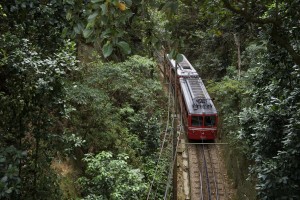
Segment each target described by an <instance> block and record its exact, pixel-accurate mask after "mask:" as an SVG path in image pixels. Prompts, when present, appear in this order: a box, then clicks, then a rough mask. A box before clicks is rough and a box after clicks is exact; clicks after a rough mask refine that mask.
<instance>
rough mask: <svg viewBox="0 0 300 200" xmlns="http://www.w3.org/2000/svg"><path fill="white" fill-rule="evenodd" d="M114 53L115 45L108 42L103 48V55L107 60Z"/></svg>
mask: <svg viewBox="0 0 300 200" xmlns="http://www.w3.org/2000/svg"><path fill="white" fill-rule="evenodd" d="M112 52H113V45H112V44H111V43H110V42H109V41H108V42H107V43H106V44H105V45H104V46H103V48H102V53H103V56H104V57H105V58H107V57H109V56H110V55H111V53H112Z"/></svg>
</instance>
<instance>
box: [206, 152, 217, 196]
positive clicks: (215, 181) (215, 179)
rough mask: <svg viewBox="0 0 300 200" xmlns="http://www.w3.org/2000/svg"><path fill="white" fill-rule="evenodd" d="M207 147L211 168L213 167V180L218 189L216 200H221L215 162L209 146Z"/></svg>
mask: <svg viewBox="0 0 300 200" xmlns="http://www.w3.org/2000/svg"><path fill="white" fill-rule="evenodd" d="M206 147H207V148H206V149H207V153H208V158H209V160H210V163H211V167H212V174H213V179H214V184H215V189H216V199H217V200H219V188H218V182H217V178H216V174H215V169H214V166H213V162H212V159H211V154H210V150H209V148H208V146H206Z"/></svg>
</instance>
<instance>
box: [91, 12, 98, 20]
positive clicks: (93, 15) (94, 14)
mask: <svg viewBox="0 0 300 200" xmlns="http://www.w3.org/2000/svg"><path fill="white" fill-rule="evenodd" d="M98 14H99V12H98V11H95V12H94V13H93V14H91V15H90V16H89V17H88V20H89V21H91V20H95V19H96V17H97V16H98Z"/></svg>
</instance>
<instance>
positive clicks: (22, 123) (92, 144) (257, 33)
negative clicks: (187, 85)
mask: <svg viewBox="0 0 300 200" xmlns="http://www.w3.org/2000/svg"><path fill="white" fill-rule="evenodd" d="M299 7H300V2H299V0H288V1H283V0H277V1H272V0H270V1H254V0H244V1H233V0H216V1H210V0H205V1H201V2H199V1H195V0H180V1H167V2H163V1H158V0H157V1H147V0H139V1H131V0H125V1H119V0H106V1H104V0H90V1H82V0H43V1H38V0H15V1H10V0H4V1H1V3H0V25H1V29H0V34H1V35H0V150H1V151H0V198H1V199H18V198H19V199H41V198H43V199H71V198H76V197H78V198H81V197H82V198H84V199H143V198H145V197H146V196H147V187H149V183H150V182H151V180H155V184H154V186H153V189H155V191H156V194H155V197H154V198H157V199H161V198H162V196H163V194H164V187H165V184H166V181H167V174H166V171H167V169H166V168H167V167H168V166H167V165H168V162H170V161H168V156H167V155H165V154H163V156H162V157H161V160H160V161H161V162H160V163H157V155H158V149H159V146H160V138H161V135H160V134H161V132H162V131H161V128H162V126H163V124H164V122H163V121H164V120H163V119H164V114H165V111H164V109H165V108H167V105H166V102H167V101H166V98H165V97H164V96H163V95H162V94H163V90H162V88H161V85H160V82H159V81H158V79H159V76H158V73H157V71H156V69H155V68H156V66H155V65H156V64H155V62H154V61H153V60H151V59H149V58H148V57H151V56H152V55H153V54H154V53H155V51H156V50H157V49H160V48H161V45H164V47H165V49H166V51H168V52H171V54H172V55H173V56H174V57H177V56H178V52H180V53H184V54H185V55H186V56H187V57H188V59H189V60H190V61H191V63H193V64H194V65H195V68H196V69H197V70H198V71H199V72H200V75H201V76H202V78H203V79H204V80H205V81H206V79H212V80H211V81H209V90H210V92H211V94H212V96H213V97H215V98H216V101H215V103H216V105H217V106H218V109H219V115H220V127H221V128H222V130H221V131H220V132H219V136H220V138H222V139H225V140H226V141H231V145H232V146H231V147H232V148H231V149H230V150H229V152H235V151H238V154H235V155H237V158H236V159H235V160H236V166H234V163H232V168H234V169H236V168H239V167H240V166H242V165H243V166H244V169H245V168H247V166H245V165H246V164H247V163H250V164H251V165H250V168H249V169H250V173H249V179H250V180H252V181H253V182H255V184H256V191H257V198H258V199H298V198H300V194H299V191H300V188H299V187H300V186H299V182H300V180H299V177H300V171H299V164H300V163H299V162H300V161H299V159H298V158H299V155H300V145H299V144H300V137H299V130H300V127H299V126H300V125H299V124H300V122H299V119H300V118H299V117H300V116H299V109H300V108H299V105H300V103H299V99H300V97H299V95H300V88H299V86H300V83H299V80H300V79H299V78H300V75H299V72H300V69H299V64H300V59H299V58H300V55H299V51H300V45H299V35H300V34H299V33H300V26H299V18H300V12H299V10H300V8H299ZM84 48H86V49H84ZM82 49H84V52H83V50H82ZM130 54H133V55H135V56H131V55H130ZM76 56H77V59H76ZM179 57H180V56H178V58H179ZM206 82H208V81H206ZM230 155H233V154H230ZM230 155H229V156H230ZM62 157H68V159H71V160H72V161H73V162H72V165H73V167H74V168H76V169H77V170H78V174H77V175H78V176H80V178H79V179H78V181H76V179H77V178H78V177H74V182H73V183H69V184H73V185H74V188H79V191H78V192H77V193H76V192H73V193H75V194H69V193H70V191H62V188H63V187H62V186H61V185H60V184H59V183H60V180H61V179H64V176H63V175H61V174H59V173H58V172H57V171H55V170H54V167H53V166H52V165H53V161H54V160H58V162H64V159H62ZM241 163H242V164H241ZM157 164H161V165H160V166H159V170H158V171H159V172H157V171H156V170H155V169H156V167H157ZM111 168H115V169H116V170H114V171H110V169H111ZM241 171H242V172H243V173H244V172H246V171H247V170H241ZM239 177H240V178H238V179H236V181H237V182H236V186H237V188H238V198H240V199H242V198H245V195H246V196H247V197H248V198H254V197H253V196H254V195H256V194H254V193H253V192H252V190H251V189H249V190H248V193H247V192H243V189H242V188H240V187H239V185H244V183H245V174H244V175H242V176H239ZM241 179H244V180H241ZM243 181H244V182H243ZM240 183H241V184H240ZM250 191H251V192H250ZM68 192H69V193H68ZM246 193H247V194H246ZM250 193H251V194H250ZM251 195H252V196H251ZM150 196H152V195H150Z"/></svg>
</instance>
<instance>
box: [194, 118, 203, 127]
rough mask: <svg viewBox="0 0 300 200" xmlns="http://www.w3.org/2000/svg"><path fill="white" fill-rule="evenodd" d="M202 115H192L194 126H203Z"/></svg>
mask: <svg viewBox="0 0 300 200" xmlns="http://www.w3.org/2000/svg"><path fill="white" fill-rule="evenodd" d="M202 122H203V117H202V116H192V126H202Z"/></svg>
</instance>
